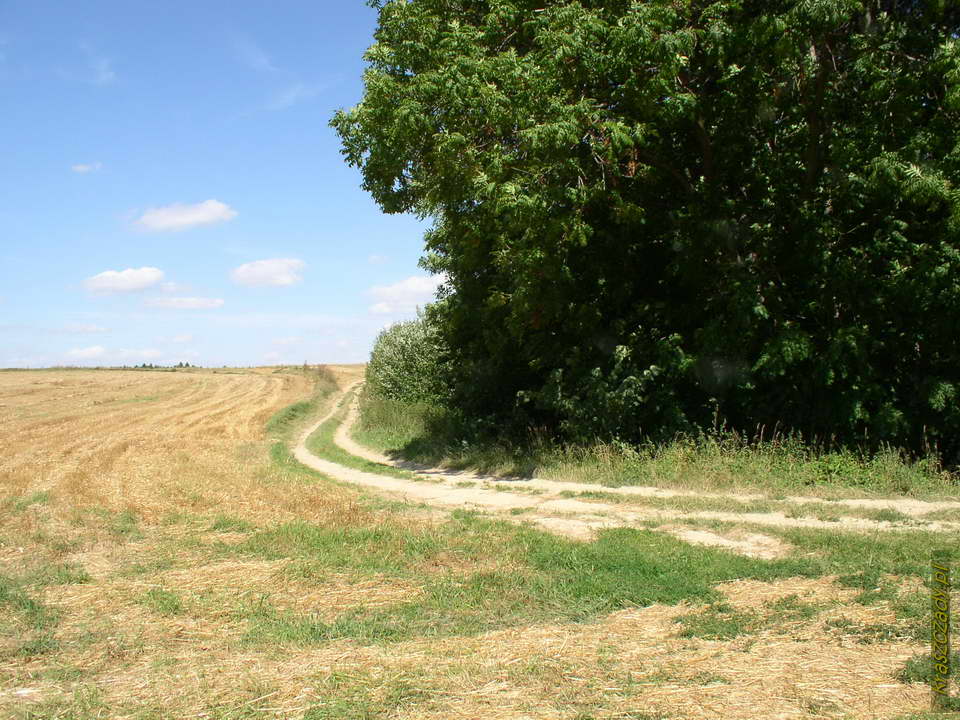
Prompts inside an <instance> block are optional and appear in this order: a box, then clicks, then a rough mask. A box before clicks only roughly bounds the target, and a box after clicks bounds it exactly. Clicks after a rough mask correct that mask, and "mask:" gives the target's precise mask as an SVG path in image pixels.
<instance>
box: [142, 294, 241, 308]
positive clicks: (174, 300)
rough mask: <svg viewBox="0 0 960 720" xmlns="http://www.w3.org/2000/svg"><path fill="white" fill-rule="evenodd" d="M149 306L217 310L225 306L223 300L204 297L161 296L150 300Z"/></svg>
mask: <svg viewBox="0 0 960 720" xmlns="http://www.w3.org/2000/svg"><path fill="white" fill-rule="evenodd" d="M147 306H149V307H154V308H164V309H167V310H215V309H216V308H220V307H223V300H222V299H220V298H202V297H161V298H153V299H152V300H148V301H147Z"/></svg>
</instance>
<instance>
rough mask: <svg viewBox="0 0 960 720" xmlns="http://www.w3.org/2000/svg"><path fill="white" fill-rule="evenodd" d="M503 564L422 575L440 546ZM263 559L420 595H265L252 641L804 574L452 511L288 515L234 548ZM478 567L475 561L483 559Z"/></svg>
mask: <svg viewBox="0 0 960 720" xmlns="http://www.w3.org/2000/svg"><path fill="white" fill-rule="evenodd" d="M490 547H497V548H498V558H499V560H500V561H501V562H502V563H503V566H502V567H500V568H494V569H489V568H485V569H483V570H476V571H473V572H471V571H469V570H465V571H458V572H451V573H445V574H441V575H437V574H436V573H431V574H427V573H424V568H425V567H426V566H429V565H430V564H431V563H434V562H435V561H436V560H437V558H438V557H439V556H440V555H441V554H442V555H444V556H445V557H449V556H450V555H456V556H460V557H461V558H462V559H463V563H462V564H466V565H467V567H469V561H470V559H471V558H473V559H476V560H478V561H480V560H482V559H484V558H489V548H490ZM229 550H230V551H231V552H236V553H240V554H252V555H255V556H258V557H267V558H273V559H279V558H284V557H290V558H294V559H296V561H297V562H298V563H299V565H298V567H299V568H300V569H301V570H302V569H306V570H308V571H309V573H310V574H312V575H314V576H317V577H322V576H323V574H324V573H325V572H327V571H336V572H338V573H343V572H345V571H347V572H355V573H357V574H358V575H371V574H376V575H378V576H380V577H385V578H390V577H399V578H408V579H410V578H415V579H417V580H418V582H420V583H422V587H423V593H422V595H421V596H418V598H417V599H415V600H412V601H409V602H402V603H397V604H395V605H391V606H387V607H376V608H369V609H368V608H362V607H361V608H355V609H353V610H352V611H351V612H349V613H346V614H344V615H342V616H340V617H338V618H336V619H334V620H332V621H325V620H321V619H319V618H317V617H315V616H309V615H298V614H295V613H290V612H280V611H278V610H276V609H274V608H272V607H271V606H269V604H266V603H260V604H258V605H256V606H255V607H252V608H247V610H246V611H245V613H244V617H245V618H246V619H247V620H248V622H249V633H248V640H250V641H251V642H256V643H261V644H281V645H285V644H292V645H305V644H306V645H310V644H319V643H325V642H329V641H331V640H334V639H340V638H353V639H356V640H359V641H362V642H392V641H398V640H403V639H409V638H414V637H422V636H432V635H451V634H453V635H472V634H476V633H479V632H484V631H488V630H492V629H497V628H502V627H510V626H517V625H520V624H526V623H530V622H547V621H586V620H589V619H592V618H596V617H597V616H599V615H602V614H605V613H608V612H610V611H613V610H617V609H621V608H624V607H634V606H645V605H649V604H652V603H664V604H675V603H677V602H680V601H681V600H686V601H705V602H710V601H714V600H716V599H718V596H717V594H716V592H715V591H714V590H713V587H714V585H716V584H717V583H719V582H724V581H728V580H733V579H737V578H744V577H751V578H756V579H767V580H769V579H775V578H782V577H788V576H791V575H796V574H798V572H802V571H803V570H804V568H803V566H802V563H797V562H794V561H763V560H755V559H751V558H744V557H741V556H738V555H735V554H733V553H729V552H726V551H723V550H714V549H710V548H696V547H693V546H691V545H689V544H687V543H684V542H682V541H680V540H677V539H675V538H673V537H672V536H670V535H667V534H664V533H658V532H653V531H648V530H629V529H614V530H606V531H604V532H602V533H601V534H600V535H599V537H598V538H597V540H595V541H594V542H591V543H582V542H577V541H573V540H568V539H566V538H560V537H556V536H553V535H550V534H548V533H545V532H541V531H539V530H535V529H532V528H523V527H517V526H515V525H512V524H510V523H506V522H500V521H492V520H488V519H485V518H482V517H479V516H477V515H475V514H472V513H462V512H460V513H455V517H454V518H453V519H451V520H450V521H449V522H448V523H446V524H445V525H443V526H441V527H439V528H437V529H432V530H423V531H413V530H408V529H398V528H395V527H392V526H391V525H390V524H389V523H383V524H381V525H378V526H377V527H376V528H362V529H359V528H353V529H337V528H323V527H319V526H316V525H310V524H307V523H288V524H285V525H282V526H278V527H277V528H274V529H271V530H266V531H261V532H258V533H255V534H254V535H252V536H251V537H250V538H248V539H247V540H246V541H244V542H242V543H240V544H239V545H237V546H233V547H232V548H230V549H229ZM478 565H479V562H478Z"/></svg>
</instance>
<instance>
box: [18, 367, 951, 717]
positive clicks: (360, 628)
mask: <svg viewBox="0 0 960 720" xmlns="http://www.w3.org/2000/svg"><path fill="white" fill-rule="evenodd" d="M361 374H362V368H360V367H356V366H344V367H333V368H329V369H328V371H327V372H315V371H310V372H304V371H302V370H300V369H296V368H291V369H259V370H231V371H226V370H224V371H209V370H203V371H200V370H197V371H183V372H170V373H167V372H134V371H93V370H90V371H81V370H61V371H58V370H49V371H23V372H19V371H18V372H4V373H0V444H2V456H0V716H2V717H13V718H22V719H26V718H81V719H86V718H140V719H141V720H159V719H161V718H187V717H203V718H214V719H221V720H227V719H232V718H257V719H259V718H274V717H280V718H300V717H307V718H310V719H311V720H320V719H323V718H343V719H361V720H362V719H370V718H404V719H412V718H570V719H571V720H574V719H577V720H589V719H591V718H597V719H599V718H624V719H625V718H633V719H634V720H641V719H644V718H645V719H647V720H651V719H652V718H713V717H717V718H719V717H724V718H761V717H762V718H821V717H851V718H894V717H901V716H904V715H906V714H907V713H911V712H919V711H921V710H922V709H923V708H924V707H925V706H926V705H927V700H928V691H927V690H926V688H925V686H924V685H923V683H922V682H921V680H922V667H920V664H919V663H917V662H914V663H911V662H910V661H911V658H914V657H915V656H917V655H918V654H920V653H921V652H922V650H923V637H924V633H923V628H924V618H925V615H924V613H925V610H926V603H927V600H926V595H925V593H924V588H923V586H922V577H921V570H920V568H921V567H922V564H923V562H924V559H923V557H922V555H923V553H922V548H924V547H926V546H928V545H930V544H931V543H933V542H938V543H939V542H955V541H956V533H955V532H954V531H952V530H943V529H942V528H941V529H940V530H938V531H937V532H933V531H931V530H928V529H924V528H922V527H917V528H916V529H915V530H911V529H909V528H907V529H904V528H900V529H898V531H897V532H892V531H891V532H884V533H881V532H880V531H879V530H877V531H870V532H866V531H862V532H852V531H839V530H838V531H836V532H833V533H830V532H827V531H823V530H820V529H816V528H777V529H776V530H770V529H769V528H768V529H767V530H765V532H767V533H768V534H769V535H770V536H772V537H776V538H778V540H780V541H782V543H783V546H784V547H786V548H788V551H786V552H785V553H783V554H781V556H779V557H776V558H759V557H748V556H744V555H742V554H737V553H735V552H731V551H730V550H729V549H724V548H722V547H710V546H699V545H692V544H689V543H687V542H684V541H682V540H681V539H680V538H678V537H676V536H675V535H673V534H670V533H668V532H663V531H661V530H658V527H659V526H660V525H662V520H656V521H649V522H636V523H635V527H631V528H626V529H624V528H609V529H606V530H600V531H598V532H597V533H596V534H595V535H594V536H593V538H592V539H589V540H584V539H583V538H575V537H569V536H567V535H564V534H563V533H560V534H557V533H551V532H546V531H544V529H543V528H544V527H547V528H549V525H548V524H542V527H539V526H537V525H536V524H533V523H531V524H524V523H523V521H524V518H523V514H524V512H523V504H522V503H518V504H517V505H515V506H510V505H509V504H505V505H504V512H503V513H502V515H504V516H505V517H500V516H498V514H497V513H491V514H485V513H480V512H464V511H461V510H456V509H451V508H450V507H444V508H439V507H435V506H432V505H427V504H423V503H418V502H402V501H400V500H398V499H396V496H394V497H390V496H388V495H380V494H374V492H373V491H371V490H369V489H366V490H365V489H362V488H359V487H356V486H354V485H351V484H347V483H345V482H341V481H337V480H335V479H332V478H330V477H325V476H323V475H321V474H320V473H318V472H316V471H313V470H310V469H308V468H305V467H304V466H302V465H300V464H299V463H297V462H296V461H295V460H294V459H293V457H292V456H291V452H290V450H289V448H290V446H291V445H292V444H293V442H294V440H295V439H296V437H297V435H298V433H299V431H300V430H302V429H303V428H304V427H305V426H306V425H307V424H308V421H309V420H311V419H316V418H319V417H320V416H321V415H322V414H324V412H325V411H326V410H331V409H332V410H336V402H337V401H338V399H339V398H341V397H343V395H342V391H343V390H344V389H346V388H347V387H348V386H349V385H351V384H353V383H355V382H356V381H357V380H359V379H360V378H361ZM301 401H302V402H301ZM298 402H300V403H301V404H299V405H295V403H298ZM284 408H287V410H286V411H282V410H283V409H284ZM281 411H282V412H281ZM345 412H346V406H345V405H344V407H343V408H342V409H341V410H340V411H339V415H338V416H335V417H333V418H332V421H331V422H334V423H337V422H339V419H338V418H339V417H340V416H342V415H344V414H345ZM322 432H323V428H321V430H320V431H318V433H320V435H322ZM330 432H331V433H332V430H331V431H330ZM320 435H317V436H316V437H318V438H320ZM311 447H312V448H313V449H314V450H315V452H317V453H319V454H323V453H324V450H323V441H322V438H320V439H319V440H316V441H315V442H314V443H313V444H312V445H311ZM336 452H339V451H336ZM336 452H335V451H334V450H332V449H331V450H330V453H329V456H330V457H329V459H331V460H336V459H337V457H336ZM354 462H355V463H361V462H366V463H368V464H370V463H371V462H372V461H370V460H366V461H360V460H355V461H354ZM368 469H371V468H368ZM375 469H376V470H377V471H378V472H394V473H395V474H396V472H397V471H391V470H389V469H387V468H386V467H379V468H375ZM413 481H414V482H419V483H421V484H422V483H423V482H424V481H423V479H422V478H420V479H419V480H413ZM453 484H454V483H451V487H452V486H453ZM466 484H467V483H466V482H462V483H461V485H466ZM498 489H499V488H498ZM503 492H505V493H513V492H516V493H517V494H518V496H522V497H529V496H530V491H527V492H526V493H523V492H522V491H521V490H519V489H517V490H513V489H506V490H504V491H503ZM588 499H589V498H588ZM638 502H639V501H638ZM518 510H519V512H518ZM506 516H509V517H506ZM507 520H510V521H511V522H507ZM688 525H689V526H690V527H691V528H694V527H697V523H696V521H695V520H693V519H692V520H690V522H689V523H688ZM707 525H709V528H708V527H707V526H706V525H704V526H703V531H704V532H707V531H708V530H710V531H712V532H728V531H729V530H730V528H729V525H730V523H726V524H724V523H720V522H713V523H707ZM751 528H752V526H751V525H750V524H749V523H747V524H743V526H742V527H740V528H734V529H735V530H739V531H741V532H743V531H749V530H751Z"/></svg>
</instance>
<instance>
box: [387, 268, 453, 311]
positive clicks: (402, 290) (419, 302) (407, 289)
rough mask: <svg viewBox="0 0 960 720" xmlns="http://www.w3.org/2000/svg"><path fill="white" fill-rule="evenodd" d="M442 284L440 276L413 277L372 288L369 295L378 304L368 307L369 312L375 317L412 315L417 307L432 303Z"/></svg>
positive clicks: (442, 280) (442, 279)
mask: <svg viewBox="0 0 960 720" xmlns="http://www.w3.org/2000/svg"><path fill="white" fill-rule="evenodd" d="M443 282H444V277H443V276H442V275H432V276H424V275H413V276H411V277H408V278H407V279H406V280H401V281H400V282H398V283H394V284H393V285H384V286H378V287H373V288H371V289H370V291H369V292H370V295H372V296H373V298H374V299H375V300H378V301H379V302H377V303H375V304H373V305H371V306H370V312H372V313H374V314H375V315H394V314H400V313H412V312H414V311H415V310H416V309H417V307H418V306H423V305H426V304H427V303H429V302H432V301H433V300H434V296H435V293H436V290H437V288H438V287H440V286H441V285H442V284H443Z"/></svg>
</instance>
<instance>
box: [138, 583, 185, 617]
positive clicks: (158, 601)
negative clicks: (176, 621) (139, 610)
mask: <svg viewBox="0 0 960 720" xmlns="http://www.w3.org/2000/svg"><path fill="white" fill-rule="evenodd" d="M139 602H140V604H141V605H144V606H145V607H148V608H150V609H151V610H153V612H155V613H157V614H158V615H180V614H181V613H183V601H182V600H181V599H180V596H179V595H177V594H176V593H174V592H171V591H170V590H165V589H163V588H152V589H151V590H148V591H147V592H146V593H144V594H143V595H142V596H141V597H140V600H139Z"/></svg>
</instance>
